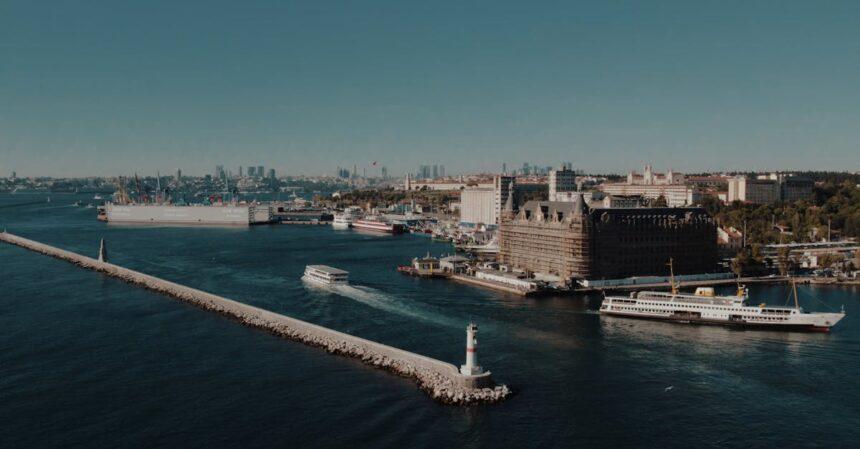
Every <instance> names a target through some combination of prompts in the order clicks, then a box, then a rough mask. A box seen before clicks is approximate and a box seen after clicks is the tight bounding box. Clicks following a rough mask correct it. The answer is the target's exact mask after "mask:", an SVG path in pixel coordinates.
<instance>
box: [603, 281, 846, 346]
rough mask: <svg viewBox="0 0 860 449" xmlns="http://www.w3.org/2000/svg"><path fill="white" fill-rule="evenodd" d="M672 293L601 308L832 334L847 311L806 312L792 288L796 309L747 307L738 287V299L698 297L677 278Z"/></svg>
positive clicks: (706, 293)
mask: <svg viewBox="0 0 860 449" xmlns="http://www.w3.org/2000/svg"><path fill="white" fill-rule="evenodd" d="M671 286H672V291H671V292H654V291H641V292H631V293H630V296H629V297H623V296H621V297H618V296H607V297H605V298H604V299H603V304H601V306H600V313H601V314H603V315H614V316H620V317H626V318H641V319H650V320H661V321H670V322H674V323H685V324H711V325H723V326H734V327H743V328H755V329H769V330H780V331H804V332H829V331H830V328H831V327H833V326H834V325H836V323H838V322H839V321H840V320H842V318H845V311H844V309H843V311H841V312H835V313H820V312H806V311H804V310H803V309H802V308H801V307H800V305H799V304H798V301H797V288H796V287H795V286H794V284H792V289H793V292H794V307H786V306H769V305H766V304H764V303H762V304H759V305H758V306H750V305H748V304H747V301H748V299H749V295H748V292H747V289H746V288H744V287H743V286H738V291H737V294H736V295H734V296H718V295H715V294H714V289H713V288H712V287H699V288H697V289H696V292H695V293H694V294H692V295H691V294H684V293H679V292H678V287H677V284H675V281H674V276H672V280H671Z"/></svg>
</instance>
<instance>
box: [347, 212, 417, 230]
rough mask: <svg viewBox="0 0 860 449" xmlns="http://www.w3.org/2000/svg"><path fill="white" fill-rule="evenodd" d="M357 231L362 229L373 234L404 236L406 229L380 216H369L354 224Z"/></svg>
mask: <svg viewBox="0 0 860 449" xmlns="http://www.w3.org/2000/svg"><path fill="white" fill-rule="evenodd" d="M352 227H353V228H355V229H362V230H366V231H373V232H385V233H388V234H402V233H403V232H404V231H405V230H406V227H405V226H403V225H402V224H400V223H391V222H390V221H386V220H384V219H382V218H381V217H378V216H368V217H364V218H362V219H359V220H355V221H354V222H353V223H352Z"/></svg>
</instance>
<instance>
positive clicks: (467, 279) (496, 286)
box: [449, 274, 534, 296]
mask: <svg viewBox="0 0 860 449" xmlns="http://www.w3.org/2000/svg"><path fill="white" fill-rule="evenodd" d="M449 278H450V279H453V280H455V281H460V282H464V283H466V284H473V285H477V286H479V287H484V288H489V289H492V290H498V291H502V292H507V293H512V294H514V295H519V296H529V295H531V294H534V293H533V292H527V291H525V290H522V289H519V288H515V287H511V286H509V285H505V284H502V283H500V282H493V281H489V280H483V279H478V278H476V277H474V276H467V275H463V274H452V275H451V276H449Z"/></svg>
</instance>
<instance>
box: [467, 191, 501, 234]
mask: <svg viewBox="0 0 860 449" xmlns="http://www.w3.org/2000/svg"><path fill="white" fill-rule="evenodd" d="M460 223H463V224H472V225H476V224H478V223H483V224H495V223H496V191H495V189H491V188H482V187H467V188H465V189H463V190H462V191H461V192H460Z"/></svg>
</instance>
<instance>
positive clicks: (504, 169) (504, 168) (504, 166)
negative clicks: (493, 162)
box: [502, 162, 508, 175]
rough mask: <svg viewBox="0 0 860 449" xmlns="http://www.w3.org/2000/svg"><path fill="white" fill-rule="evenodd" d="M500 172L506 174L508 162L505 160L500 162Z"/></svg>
mask: <svg viewBox="0 0 860 449" xmlns="http://www.w3.org/2000/svg"><path fill="white" fill-rule="evenodd" d="M502 174H503V175H507V174H508V163H507V162H502Z"/></svg>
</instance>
